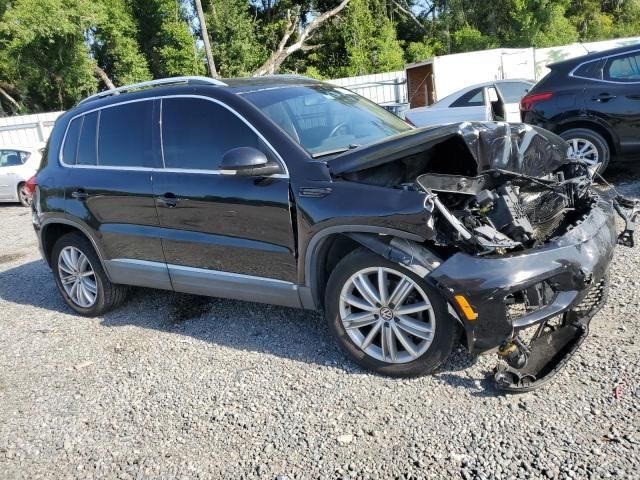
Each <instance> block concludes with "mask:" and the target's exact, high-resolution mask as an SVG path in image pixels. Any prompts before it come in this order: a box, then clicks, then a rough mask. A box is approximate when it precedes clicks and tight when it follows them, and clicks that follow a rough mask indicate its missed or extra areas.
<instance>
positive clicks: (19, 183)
mask: <svg viewBox="0 0 640 480" xmlns="http://www.w3.org/2000/svg"><path fill="white" fill-rule="evenodd" d="M41 161H42V146H39V147H27V146H20V145H0V202H20V203H21V204H22V205H24V206H25V207H28V206H29V205H30V204H31V192H30V191H29V189H28V188H27V180H29V179H30V178H31V177H33V176H34V175H35V174H36V172H37V171H38V168H39V167H40V162H41Z"/></svg>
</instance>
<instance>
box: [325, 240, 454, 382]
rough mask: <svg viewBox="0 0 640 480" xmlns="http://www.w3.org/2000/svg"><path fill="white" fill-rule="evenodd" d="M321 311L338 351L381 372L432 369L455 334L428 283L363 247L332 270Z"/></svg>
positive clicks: (399, 373)
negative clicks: (323, 306) (335, 341)
mask: <svg viewBox="0 0 640 480" xmlns="http://www.w3.org/2000/svg"><path fill="white" fill-rule="evenodd" d="M325 310H326V315H327V322H328V324H329V328H330V329H331V331H332V332H333V334H334V335H335V337H336V338H337V339H338V342H339V343H340V345H341V346H342V348H343V349H344V351H345V352H346V353H347V354H348V355H349V356H350V357H351V358H353V359H354V360H355V361H356V362H357V363H358V364H359V365H361V366H363V367H365V368H367V369H371V370H373V371H375V372H377V373H381V374H384V375H390V376H396V377H415V376H419V375H424V374H427V373H430V372H432V371H433V370H435V369H436V368H437V367H438V366H439V365H440V364H442V362H444V361H445V360H446V358H447V357H448V356H449V354H450V353H451V350H452V349H453V344H454V342H455V340H456V338H457V335H456V334H457V327H456V325H455V323H454V322H455V321H454V320H453V319H452V318H451V316H450V315H449V313H448V309H447V304H446V301H445V300H444V299H443V298H442V296H441V295H440V294H439V293H438V291H437V290H436V289H435V288H434V287H432V286H430V285H429V284H427V283H426V282H425V281H424V280H423V279H421V278H420V277H418V276H417V275H415V274H413V273H412V272H410V271H408V270H405V269H404V268H402V267H400V266H398V265H397V264H394V263H392V262H389V261H387V260H386V259H384V258H382V257H380V256H378V255H376V254H374V253H373V252H370V251H368V250H365V249H357V250H355V251H353V252H352V253H350V254H349V255H347V256H346V257H345V258H343V259H342V260H341V261H340V262H339V263H338V265H337V266H336V268H335V269H334V271H333V273H332V274H331V277H330V278H329V283H328V284H327V290H326V294H325Z"/></svg>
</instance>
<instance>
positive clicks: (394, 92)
mask: <svg viewBox="0 0 640 480" xmlns="http://www.w3.org/2000/svg"><path fill="white" fill-rule="evenodd" d="M327 81H328V82H329V83H333V84H334V85H339V86H341V87H345V88H348V89H349V90H352V91H354V92H356V93H357V94H359V95H362V96H363V97H365V98H368V99H369V100H371V101H373V102H376V103H379V104H384V103H397V102H400V103H404V102H407V80H406V75H405V72H404V70H400V71H397V72H388V73H375V74H372V75H360V76H358V77H346V78H336V79H334V80H327Z"/></svg>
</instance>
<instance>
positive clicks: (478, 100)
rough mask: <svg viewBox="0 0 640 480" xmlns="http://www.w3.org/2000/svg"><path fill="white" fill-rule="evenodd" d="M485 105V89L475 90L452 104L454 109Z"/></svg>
mask: <svg viewBox="0 0 640 480" xmlns="http://www.w3.org/2000/svg"><path fill="white" fill-rule="evenodd" d="M483 105H484V89H483V88H482V87H480V88H474V89H473V90H470V91H468V92H467V93H465V94H464V95H462V96H461V97H460V98H459V99H457V100H456V101H455V102H453V103H452V104H451V107H452V108H457V107H482V106H483Z"/></svg>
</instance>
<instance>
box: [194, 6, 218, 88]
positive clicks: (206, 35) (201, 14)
mask: <svg viewBox="0 0 640 480" xmlns="http://www.w3.org/2000/svg"><path fill="white" fill-rule="evenodd" d="M195 2H196V11H197V12H198V20H200V31H201V32H202V42H203V43H204V51H205V53H206V54H207V65H208V66H209V75H211V78H216V77H217V76H218V72H217V70H216V64H215V62H214V61H213V53H212V51H211V43H210V42H209V32H208V31H207V22H206V21H205V19H204V12H203V11H202V1H201V0H195Z"/></svg>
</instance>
